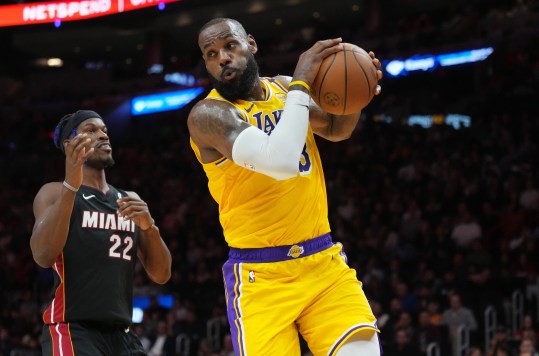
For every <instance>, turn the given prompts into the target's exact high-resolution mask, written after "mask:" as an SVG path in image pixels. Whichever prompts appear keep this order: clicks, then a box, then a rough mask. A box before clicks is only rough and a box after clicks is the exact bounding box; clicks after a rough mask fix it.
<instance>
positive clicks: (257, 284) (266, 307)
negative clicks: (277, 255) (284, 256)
mask: <svg viewBox="0 0 539 356" xmlns="http://www.w3.org/2000/svg"><path fill="white" fill-rule="evenodd" d="M287 262H288V261H287ZM282 264H283V262H277V263H250V264H247V263H230V262H227V263H225V265H224V266H223V274H224V280H225V290H226V299H227V314H228V321H229V324H230V334H231V337H232V343H233V345H234V350H235V353H236V355H239V356H244V355H257V356H266V355H267V356H273V355H287V356H289V355H290V356H294V355H299V354H300V347H299V338H298V331H297V327H296V324H295V319H296V317H297V315H298V314H299V312H300V309H301V301H300V300H298V298H297V294H298V293H297V291H295V290H294V289H293V288H290V286H294V285H295V283H294V279H295V277H294V275H293V274H291V273H288V271H287V269H286V268H285V267H286V266H283V265H282Z"/></svg>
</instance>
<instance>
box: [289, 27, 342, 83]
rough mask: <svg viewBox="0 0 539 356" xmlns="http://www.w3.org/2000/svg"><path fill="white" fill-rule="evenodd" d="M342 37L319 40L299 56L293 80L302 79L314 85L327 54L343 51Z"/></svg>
mask: <svg viewBox="0 0 539 356" xmlns="http://www.w3.org/2000/svg"><path fill="white" fill-rule="evenodd" d="M341 43H342V38H340V37H339V38H334V39H330V40H322V41H317V42H316V43H315V44H314V45H313V46H312V47H311V48H309V49H308V50H307V51H305V52H303V53H302V54H301V55H300V56H299V60H298V63H297V64H296V69H295V70H294V76H293V78H292V81H295V80H302V81H304V82H305V83H307V84H308V85H312V84H313V82H314V78H316V75H317V74H318V70H319V69H320V65H321V64H322V60H323V59H324V58H326V57H327V56H329V55H331V54H333V53H337V52H339V51H342V45H341Z"/></svg>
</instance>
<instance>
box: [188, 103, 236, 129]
mask: <svg viewBox="0 0 539 356" xmlns="http://www.w3.org/2000/svg"><path fill="white" fill-rule="evenodd" d="M238 122H243V120H242V118H241V115H240V113H239V111H238V109H236V108H235V107H234V106H233V105H231V104H230V103H227V102H224V101H218V100H202V101H199V102H198V103H197V104H196V105H195V106H194V107H193V109H191V112H190V113H189V117H188V118H187V125H188V127H189V131H190V133H193V132H194V133H200V134H211V133H216V132H217V133H222V130H226V129H227V128H228V127H229V126H232V127H233V126H235V125H238Z"/></svg>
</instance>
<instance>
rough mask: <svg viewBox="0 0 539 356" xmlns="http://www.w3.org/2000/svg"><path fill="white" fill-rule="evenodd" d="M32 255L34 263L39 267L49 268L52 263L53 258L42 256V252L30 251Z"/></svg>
mask: <svg viewBox="0 0 539 356" xmlns="http://www.w3.org/2000/svg"><path fill="white" fill-rule="evenodd" d="M32 257H33V258H34V261H35V262H36V264H37V265H38V266H39V267H41V268H51V267H52V265H53V264H54V258H50V257H47V256H44V255H43V254H38V253H36V252H34V251H32Z"/></svg>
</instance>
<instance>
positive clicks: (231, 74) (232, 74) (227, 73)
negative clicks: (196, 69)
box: [221, 68, 238, 80]
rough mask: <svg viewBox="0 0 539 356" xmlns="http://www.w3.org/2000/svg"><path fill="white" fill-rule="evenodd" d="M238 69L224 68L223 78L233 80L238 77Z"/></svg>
mask: <svg viewBox="0 0 539 356" xmlns="http://www.w3.org/2000/svg"><path fill="white" fill-rule="evenodd" d="M237 73H238V71H237V70H235V69H232V68H227V69H225V70H223V73H221V78H222V79H223V80H233V79H234V78H236V75H237Z"/></svg>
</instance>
